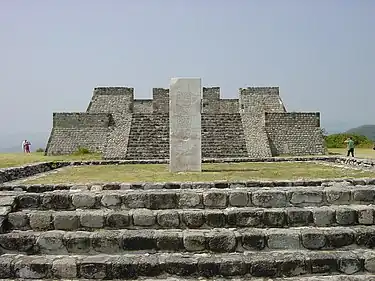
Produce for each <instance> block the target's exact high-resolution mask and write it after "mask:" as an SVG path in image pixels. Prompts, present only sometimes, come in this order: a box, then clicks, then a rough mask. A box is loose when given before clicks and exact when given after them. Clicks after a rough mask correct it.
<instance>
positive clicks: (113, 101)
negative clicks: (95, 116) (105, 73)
mask: <svg viewBox="0 0 375 281" xmlns="http://www.w3.org/2000/svg"><path fill="white" fill-rule="evenodd" d="M133 100H134V88H127V87H100V88H95V89H94V93H93V96H92V98H91V102H90V104H89V106H88V108H87V112H108V113H112V112H120V113H132V112H133Z"/></svg>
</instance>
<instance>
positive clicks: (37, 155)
mask: <svg viewBox="0 0 375 281" xmlns="http://www.w3.org/2000/svg"><path fill="white" fill-rule="evenodd" d="M329 152H330V154H335V155H346V149H344V148H333V149H329ZM355 153H356V157H359V158H373V159H375V150H372V149H369V148H357V149H356V152H355ZM285 156H287V155H285ZM98 159H101V155H100V154H82V155H61V156H44V154H43V153H42V152H33V153H30V154H24V153H0V168H8V167H16V166H22V165H25V164H28V163H36V162H45V161H75V160H98Z"/></svg>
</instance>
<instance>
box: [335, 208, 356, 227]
mask: <svg viewBox="0 0 375 281" xmlns="http://www.w3.org/2000/svg"><path fill="white" fill-rule="evenodd" d="M336 222H337V223H338V224H341V225H352V224H355V223H356V222H357V212H356V211H355V210H353V209H351V208H338V209H337V210H336Z"/></svg>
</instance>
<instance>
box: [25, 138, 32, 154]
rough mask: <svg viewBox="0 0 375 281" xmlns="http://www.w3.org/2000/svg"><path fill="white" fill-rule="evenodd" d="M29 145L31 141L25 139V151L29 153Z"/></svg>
mask: <svg viewBox="0 0 375 281" xmlns="http://www.w3.org/2000/svg"><path fill="white" fill-rule="evenodd" d="M30 146H31V143H30V142H29V141H28V140H26V143H25V152H26V153H30Z"/></svg>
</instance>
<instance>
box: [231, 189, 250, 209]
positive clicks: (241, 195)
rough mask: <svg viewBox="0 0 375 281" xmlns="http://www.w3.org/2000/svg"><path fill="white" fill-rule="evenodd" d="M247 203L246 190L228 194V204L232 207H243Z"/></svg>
mask: <svg viewBox="0 0 375 281" xmlns="http://www.w3.org/2000/svg"><path fill="white" fill-rule="evenodd" d="M248 203H249V195H248V193H247V192H241V191H235V192H231V193H230V194H229V204H230V205H231V206H233V207H245V206H247V204H248Z"/></svg>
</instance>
